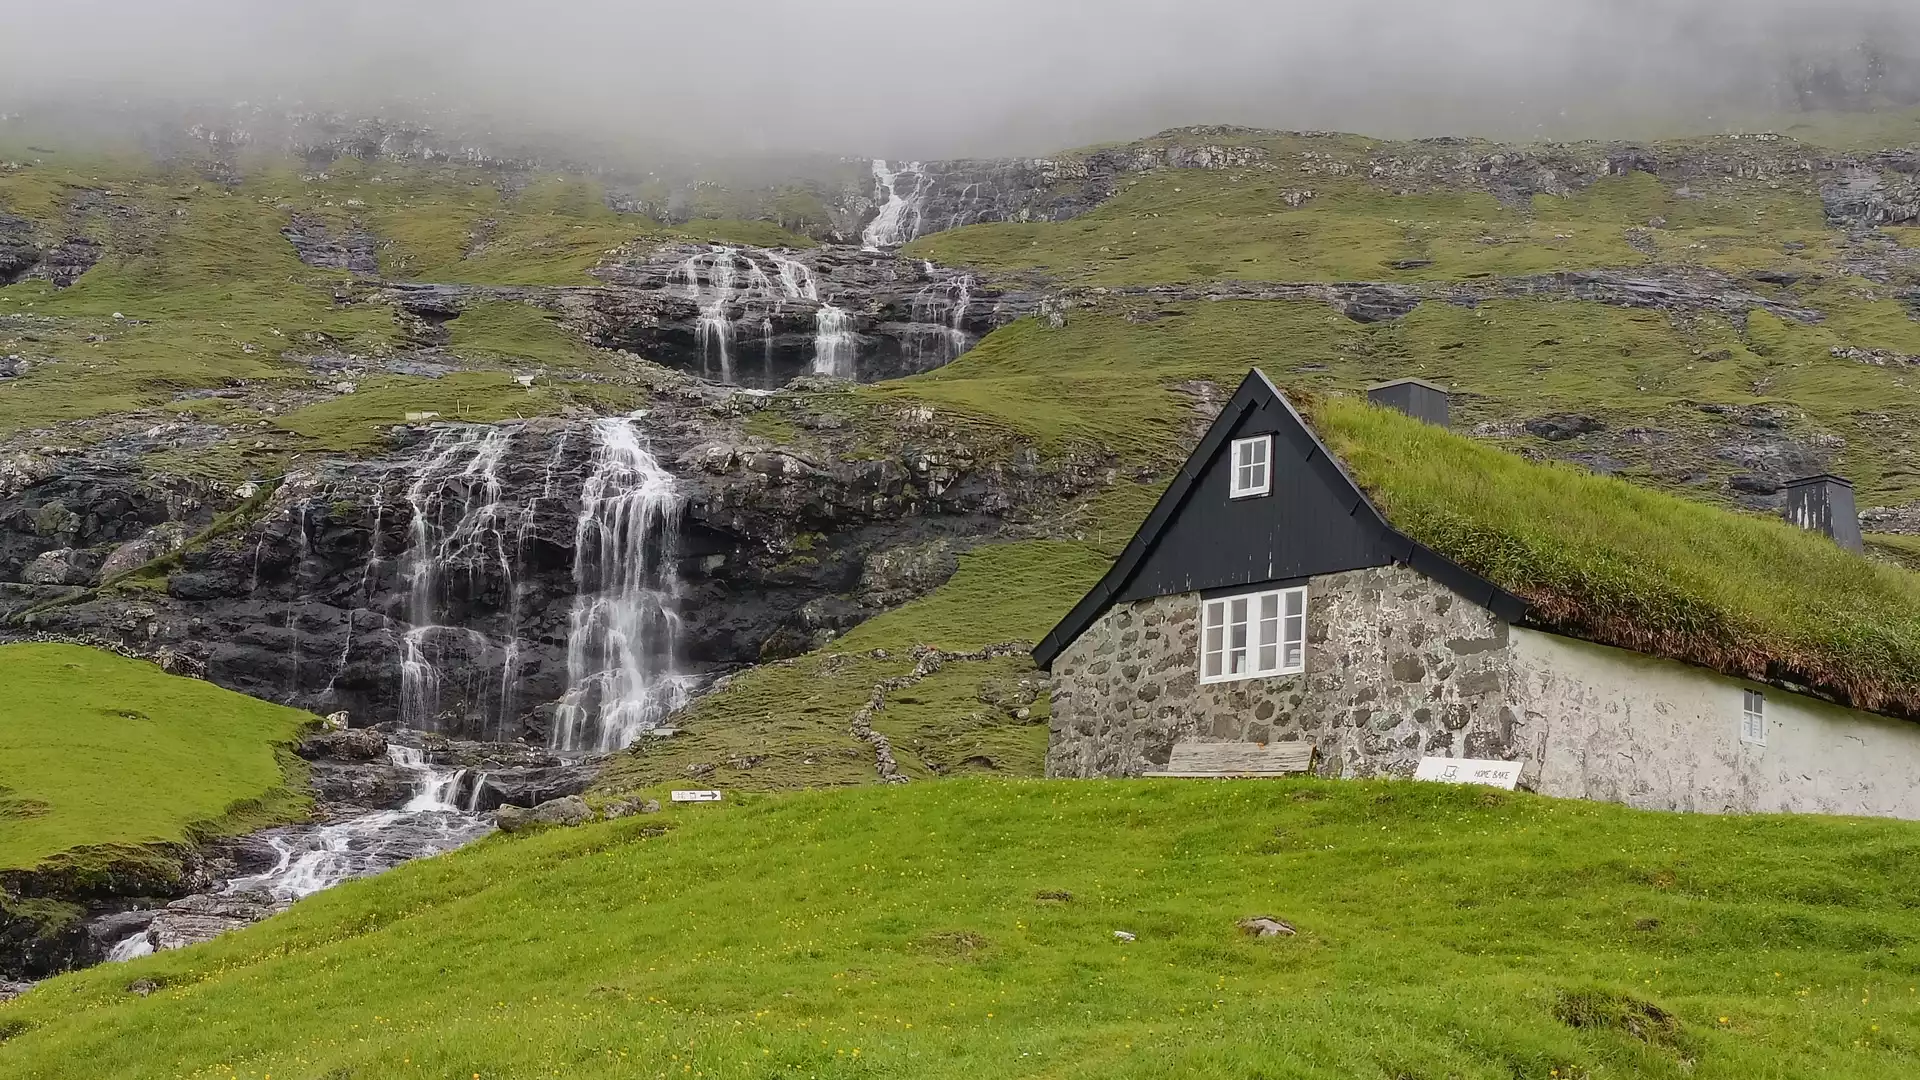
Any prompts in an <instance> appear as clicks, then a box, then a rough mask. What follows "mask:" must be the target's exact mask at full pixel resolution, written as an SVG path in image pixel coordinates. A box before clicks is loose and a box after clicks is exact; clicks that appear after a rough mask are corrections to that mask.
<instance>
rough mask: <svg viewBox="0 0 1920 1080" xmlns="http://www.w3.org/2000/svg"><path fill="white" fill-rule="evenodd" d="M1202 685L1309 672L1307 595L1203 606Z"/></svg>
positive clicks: (1288, 593)
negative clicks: (1307, 670) (1204, 683)
mask: <svg viewBox="0 0 1920 1080" xmlns="http://www.w3.org/2000/svg"><path fill="white" fill-rule="evenodd" d="M1200 614H1201V619H1200V681H1201V682H1210V683H1212V682H1234V681H1237V680H1240V679H1260V678H1267V677H1270V676H1274V675H1298V674H1299V673H1300V672H1302V671H1305V670H1306V669H1307V590H1305V589H1281V590H1277V591H1274V592H1262V593H1250V594H1248V595H1246V596H1228V597H1222V598H1221V599H1218V600H1205V601H1202V602H1201V604H1200Z"/></svg>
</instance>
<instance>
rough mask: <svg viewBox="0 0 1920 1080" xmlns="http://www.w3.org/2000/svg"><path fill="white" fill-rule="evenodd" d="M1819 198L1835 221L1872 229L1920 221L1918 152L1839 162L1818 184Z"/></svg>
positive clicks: (1831, 218) (1858, 227)
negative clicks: (1830, 173) (1819, 185)
mask: <svg viewBox="0 0 1920 1080" xmlns="http://www.w3.org/2000/svg"><path fill="white" fill-rule="evenodd" d="M1820 198H1821V202H1822V203H1823V204H1824V205H1825V206H1826V211H1827V220H1828V221H1829V222H1832V223H1833V224H1835V225H1841V226H1849V227H1852V228H1856V229H1872V228H1878V227H1880V226H1882V225H1912V224H1915V223H1920V153H1915V152H1913V151H1911V150H1908V151H1901V152H1896V153H1887V154H1875V155H1872V156H1870V157H1867V158H1863V159H1860V160H1857V161H1852V160H1850V161H1845V162H1842V163H1839V164H1837V165H1836V166H1835V168H1834V170H1833V173H1832V175H1831V176H1830V177H1829V178H1828V179H1826V180H1825V181H1824V182H1823V183H1822V184H1821V189H1820Z"/></svg>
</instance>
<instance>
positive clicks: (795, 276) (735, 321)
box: [673, 244, 820, 384]
mask: <svg viewBox="0 0 1920 1080" xmlns="http://www.w3.org/2000/svg"><path fill="white" fill-rule="evenodd" d="M763 263H764V264H765V265H762V264H763ZM769 267H771V269H772V272H771V273H769V272H768V269H769ZM673 277H675V278H678V279H680V281H681V282H682V283H684V285H685V286H686V289H687V299H689V300H691V301H693V302H694V304H695V305H697V306H698V307H699V309H700V315H699V319H698V321H697V322H696V323H695V326H694V337H695V340H696V341H697V343H698V345H699V347H700V370H701V374H702V375H704V376H705V377H706V378H708V379H717V380H718V381H720V382H722V383H728V384H732V383H735V382H737V381H738V376H739V365H738V361H739V359H740V356H739V353H740V340H741V335H740V330H741V327H742V326H743V325H744V326H749V327H753V328H755V329H757V330H758V331H759V336H760V342H761V351H762V354H763V357H764V361H765V364H766V368H767V377H768V378H769V379H770V378H771V377H772V373H773V340H774V332H775V329H774V321H775V317H776V316H778V315H779V314H780V313H781V312H782V310H783V309H784V308H785V306H786V305H787V304H789V303H817V302H819V300H820V286H819V283H818V282H817V281H816V280H815V278H814V276H813V270H812V269H811V268H810V267H808V266H807V264H805V263H803V262H800V261H799V260H797V259H793V258H791V257H789V256H786V255H782V254H780V253H779V252H777V251H765V250H760V249H742V248H736V247H728V246H726V245H723V244H715V245H713V246H712V247H711V248H709V249H708V250H706V251H697V252H695V253H693V254H692V255H689V256H687V260H686V262H684V263H682V264H680V268H679V269H678V270H677V271H675V272H674V275H673ZM750 332H751V331H750Z"/></svg>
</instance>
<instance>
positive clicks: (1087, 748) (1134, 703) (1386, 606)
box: [1047, 566, 1538, 777]
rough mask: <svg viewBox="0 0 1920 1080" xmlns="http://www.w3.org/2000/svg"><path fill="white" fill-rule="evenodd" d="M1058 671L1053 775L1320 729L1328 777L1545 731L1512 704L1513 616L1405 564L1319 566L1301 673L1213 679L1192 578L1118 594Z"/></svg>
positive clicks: (1500, 749)
mask: <svg viewBox="0 0 1920 1080" xmlns="http://www.w3.org/2000/svg"><path fill="white" fill-rule="evenodd" d="M1249 591H1251V590H1249ZM1053 671H1054V690H1053V730H1052V737H1051V739H1050V740H1049V748H1048V754H1047V773H1048V775H1049V776H1056V777H1118V776H1137V775H1139V774H1140V773H1143V772H1151V771H1153V770H1155V769H1157V768H1160V767H1162V766H1164V765H1165V764H1166V761H1167V759H1168V756H1169V755H1170V754H1171V753H1172V750H1173V744H1174V743H1175V742H1176V741H1178V740H1181V739H1201V740H1209V741H1220V742H1301V741H1305V742H1311V743H1313V744H1314V746H1315V749H1316V751H1317V754H1316V759H1315V768H1316V770H1317V771H1318V772H1319V773H1320V774H1321V775H1323V776H1330V777H1336V776H1337V777H1366V776H1378V775H1396V776H1408V775H1411V774H1412V773H1413V770H1414V768H1415V766H1416V765H1418V764H1419V761H1420V758H1422V757H1424V756H1437V757H1473V758H1499V759H1513V758H1517V757H1525V758H1528V759H1531V758H1532V756H1533V755H1532V754H1530V753H1528V752H1527V751H1528V750H1529V749H1531V748H1533V746H1534V745H1535V744H1536V742H1537V740H1534V739H1530V738H1528V737H1527V733H1526V732H1524V731H1523V730H1521V729H1522V728H1523V727H1524V726H1525V722H1524V721H1522V720H1521V719H1520V718H1519V717H1518V716H1516V714H1515V713H1514V711H1513V710H1512V709H1511V708H1510V707H1509V705H1508V702H1509V701H1510V700H1512V698H1511V695H1510V694H1509V691H1510V690H1511V689H1514V688H1516V682H1515V680H1516V676H1515V663H1514V656H1513V648H1512V644H1511V641H1510V639H1509V630H1508V627H1507V625H1506V623H1504V622H1502V621H1501V620H1500V619H1499V618H1497V617H1496V616H1494V615H1493V614H1492V613H1491V612H1489V611H1487V610H1486V609H1484V608H1482V607H1480V606H1478V605H1476V604H1473V603H1470V602H1468V601H1466V600H1462V599H1461V598H1460V597H1458V596H1456V595H1455V594H1454V593H1453V592H1452V591H1451V590H1449V589H1447V588H1446V587H1445V586H1443V585H1440V584H1438V583H1437V582H1434V581H1432V580H1430V579H1429V578H1427V577H1426V576H1424V575H1422V574H1419V573H1417V572H1415V571H1413V570H1410V569H1407V568H1405V567H1399V566H1390V567H1382V568H1377V569H1368V570H1356V571H1352V572H1349V573H1344V574H1333V575H1328V576H1325V577H1317V578H1314V579H1312V580H1311V582H1309V586H1308V606H1307V670H1306V672H1305V674H1302V675H1293V676H1287V677H1283V678H1270V679H1252V680H1247V681H1244V682H1229V683H1214V684H1207V685H1202V684H1201V683H1200V678H1199V673H1200V597H1199V595H1197V594H1193V593H1188V594H1185V595H1180V596H1165V597H1158V598H1155V599H1151V600H1143V601H1139V602H1137V603H1133V604H1121V605H1116V606H1115V607H1114V608H1113V609H1112V610H1110V611H1108V612H1107V613H1106V614H1105V615H1103V616H1101V617H1100V619H1099V620H1098V621H1096V622H1095V623H1094V624H1093V625H1092V626H1091V627H1089V628H1088V629H1087V631H1086V633H1084V634H1082V635H1081V636H1080V637H1079V639H1078V640H1076V641H1075V642H1074V643H1073V644H1072V645H1071V646H1069V647H1068V648H1067V650H1066V651H1065V652H1064V653H1062V654H1061V655H1060V656H1059V657H1058V658H1057V659H1056V660H1055V662H1054V665H1053ZM1528 773H1529V774H1532V775H1537V774H1538V766H1537V764H1534V763H1532V762H1531V760H1530V761H1529V766H1528Z"/></svg>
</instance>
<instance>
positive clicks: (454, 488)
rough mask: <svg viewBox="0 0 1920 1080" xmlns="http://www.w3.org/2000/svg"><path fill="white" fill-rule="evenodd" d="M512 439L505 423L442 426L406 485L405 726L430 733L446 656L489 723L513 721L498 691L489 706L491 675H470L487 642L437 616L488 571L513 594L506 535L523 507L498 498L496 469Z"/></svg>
mask: <svg viewBox="0 0 1920 1080" xmlns="http://www.w3.org/2000/svg"><path fill="white" fill-rule="evenodd" d="M513 437H514V431H513V429H511V428H508V427H478V428H455V429H448V430H444V431H441V432H440V433H438V434H437V435H435V437H434V441H433V444H432V446H431V447H430V448H429V449H428V452H427V463H426V465H425V466H424V467H423V468H422V469H421V470H420V472H419V474H418V475H417V476H415V477H414V479H413V482H412V483H411V484H410V485H409V486H408V488H407V493H406V500H407V504H408V506H409V507H411V508H412V511H413V520H412V524H411V525H410V530H409V545H408V549H407V555H406V571H405V573H406V580H407V621H408V623H409V624H410V626H411V629H409V630H408V631H407V632H406V634H404V635H403V636H402V638H401V658H400V719H401V722H402V723H404V724H405V725H406V726H408V727H411V728H418V729H420V730H428V731H430V730H435V729H436V728H437V727H438V726H439V720H440V713H441V709H442V706H443V696H444V691H445V689H446V688H445V687H444V686H443V680H444V675H443V673H444V671H445V669H446V668H447V667H448V666H449V663H448V662H449V661H453V660H458V661H459V662H460V663H461V665H462V666H463V667H464V668H465V669H466V670H468V671H470V672H473V673H474V674H475V679H474V683H475V685H472V686H468V687H464V688H463V689H464V690H466V691H467V695H466V698H467V700H469V701H471V702H473V703H475V704H476V705H477V706H478V708H479V710H480V711H481V712H482V713H483V714H485V715H486V716H488V717H489V718H491V719H492V721H493V722H494V725H495V727H496V729H503V728H504V727H505V726H506V724H507V723H509V722H510V721H511V720H512V719H513V718H512V716H511V715H510V713H509V704H510V703H509V702H508V701H506V700H505V698H504V695H503V696H502V698H501V700H496V701H494V702H492V703H491V705H490V706H489V704H488V703H487V700H486V699H487V698H488V696H489V691H491V690H492V689H493V685H494V680H492V679H490V678H488V679H484V680H482V679H481V678H480V677H479V674H480V673H481V672H482V671H484V669H485V668H486V667H488V666H489V665H490V664H491V663H492V662H494V659H493V653H494V651H495V650H494V646H493V643H492V642H491V640H490V639H489V638H488V637H487V636H486V635H485V634H483V633H481V632H480V631H478V630H475V629H472V628H471V627H466V626H461V625H458V623H457V622H453V621H442V620H443V619H444V620H457V619H458V618H459V617H460V615H461V610H460V608H461V606H462V605H463V604H464V603H465V602H466V599H467V598H469V597H471V596H473V595H475V594H476V593H479V592H481V591H482V589H481V588H480V583H481V582H482V581H483V579H485V578H486V577H488V576H491V575H494V574H497V575H498V577H499V579H500V582H501V585H502V587H503V588H504V590H505V595H506V596H507V597H512V596H513V595H514V594H515V592H516V591H517V585H516V583H515V580H514V579H515V569H516V566H515V564H516V561H517V560H516V558H515V554H516V553H515V549H514V547H513V546H511V545H510V544H509V541H508V537H509V535H513V536H515V537H516V538H518V537H519V536H521V535H523V525H522V515H523V514H524V513H527V512H530V511H529V510H528V509H527V508H523V507H518V506H515V505H514V504H512V503H510V502H508V501H507V500H506V498H505V496H504V491H505V485H504V483H503V481H502V479H501V475H500V471H501V467H502V465H503V463H504V462H505V460H506V458H507V454H508V453H509V451H510V450H511V449H512V447H513ZM455 586H458V588H457V589H456V588H455ZM511 603H512V601H511V600H509V604H510V605H511ZM512 659H513V657H512V655H511V654H509V655H508V656H507V657H505V658H503V659H502V660H501V661H500V662H501V666H502V668H503V671H502V673H501V678H500V680H499V685H500V686H501V687H503V688H505V687H510V686H511V685H512V678H513V670H512V668H511V667H510V666H509V665H510V663H511V661H512Z"/></svg>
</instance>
